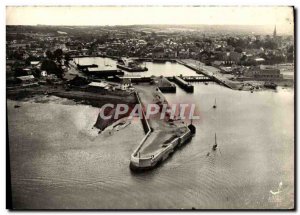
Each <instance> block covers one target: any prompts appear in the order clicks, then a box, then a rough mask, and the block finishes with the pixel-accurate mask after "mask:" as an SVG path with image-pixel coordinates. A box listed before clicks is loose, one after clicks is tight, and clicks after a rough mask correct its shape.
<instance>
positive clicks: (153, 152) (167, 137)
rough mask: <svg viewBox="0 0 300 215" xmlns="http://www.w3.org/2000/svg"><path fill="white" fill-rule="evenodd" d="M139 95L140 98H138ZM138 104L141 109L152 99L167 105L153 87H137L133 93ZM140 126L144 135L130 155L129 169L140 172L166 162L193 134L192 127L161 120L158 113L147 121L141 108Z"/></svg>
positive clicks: (193, 128) (193, 129) (161, 95)
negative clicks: (141, 125)
mask: <svg viewBox="0 0 300 215" xmlns="http://www.w3.org/2000/svg"><path fill="white" fill-rule="evenodd" d="M140 95H141V96H140ZM135 96H136V98H137V101H138V103H139V104H140V105H141V106H142V107H143V106H144V105H146V104H147V103H149V102H153V99H157V98H159V101H160V102H162V103H167V101H166V99H165V98H164V96H163V94H162V93H161V92H160V91H159V90H158V91H157V90H156V87H155V86H153V85H150V86H149V85H147V86H143V87H137V92H136V93H135ZM142 116H143V117H142V119H141V120H142V124H143V128H144V131H145V133H146V135H145V136H144V138H143V139H142V140H141V142H140V143H139V145H138V146H137V148H136V149H135V150H134V152H133V153H132V154H131V158H130V169H131V170H133V171H141V170H147V169H152V168H154V167H156V166H157V165H158V164H160V163H161V162H162V161H164V160H166V159H167V158H168V157H169V156H170V154H172V153H173V152H174V151H175V150H176V148H177V147H179V146H181V145H183V144H186V143H187V142H188V141H189V140H190V139H191V138H192V136H193V134H194V133H195V127H194V126H193V125H190V126H186V125H183V124H181V123H178V125H176V124H174V123H171V122H170V121H166V120H161V119H160V118H159V116H160V113H158V116H157V117H156V118H154V119H147V118H146V117H145V112H144V110H143V108H142Z"/></svg>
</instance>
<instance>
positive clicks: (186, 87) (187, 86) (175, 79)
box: [169, 76, 194, 93]
mask: <svg viewBox="0 0 300 215" xmlns="http://www.w3.org/2000/svg"><path fill="white" fill-rule="evenodd" d="M169 80H171V81H173V82H175V83H176V84H177V85H178V86H179V87H181V88H182V89H183V90H185V91H186V92H188V93H193V92H194V86H193V85H191V84H190V83H188V82H186V81H185V80H183V79H182V77H180V76H173V77H172V78H169Z"/></svg>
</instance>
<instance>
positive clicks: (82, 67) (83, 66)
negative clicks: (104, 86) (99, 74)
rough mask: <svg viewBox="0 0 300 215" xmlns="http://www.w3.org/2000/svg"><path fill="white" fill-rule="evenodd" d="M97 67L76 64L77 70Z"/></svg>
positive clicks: (95, 66)
mask: <svg viewBox="0 0 300 215" xmlns="http://www.w3.org/2000/svg"><path fill="white" fill-rule="evenodd" d="M97 67H98V65H96V64H77V68H78V69H80V70H81V69H87V68H97Z"/></svg>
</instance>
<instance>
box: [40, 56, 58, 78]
mask: <svg viewBox="0 0 300 215" xmlns="http://www.w3.org/2000/svg"><path fill="white" fill-rule="evenodd" d="M41 70H46V71H47V73H48V74H50V73H51V74H55V75H56V76H57V77H59V78H61V77H62V74H63V70H62V69H61V68H60V67H58V66H57V65H56V63H55V62H54V61H52V60H44V61H43V62H42V65H41Z"/></svg>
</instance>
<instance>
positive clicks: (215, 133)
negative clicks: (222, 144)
mask: <svg viewBox="0 0 300 215" xmlns="http://www.w3.org/2000/svg"><path fill="white" fill-rule="evenodd" d="M215 145H217V134H216V133H215Z"/></svg>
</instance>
